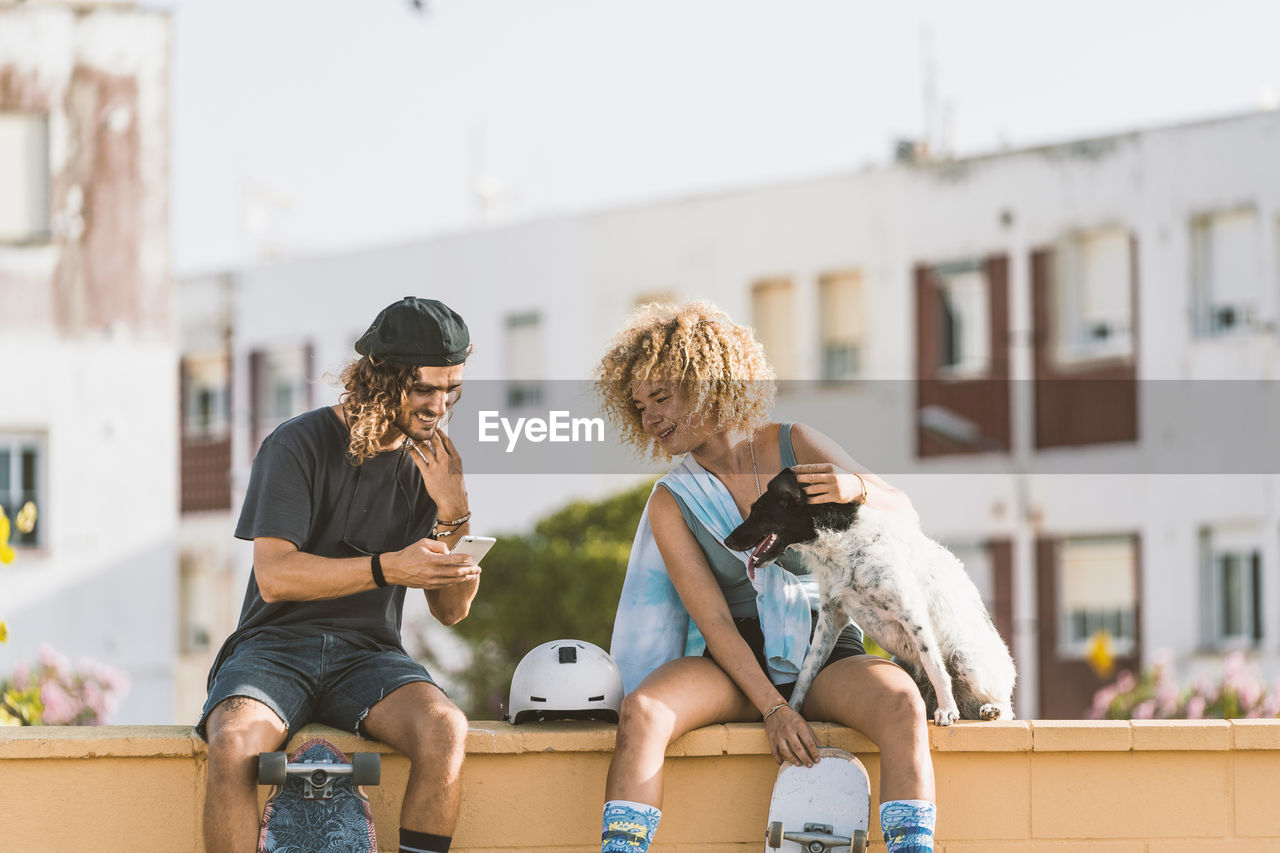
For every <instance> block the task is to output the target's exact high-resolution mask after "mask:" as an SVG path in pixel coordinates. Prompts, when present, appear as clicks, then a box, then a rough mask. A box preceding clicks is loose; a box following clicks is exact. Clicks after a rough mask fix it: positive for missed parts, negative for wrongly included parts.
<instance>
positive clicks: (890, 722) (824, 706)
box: [804, 655, 934, 802]
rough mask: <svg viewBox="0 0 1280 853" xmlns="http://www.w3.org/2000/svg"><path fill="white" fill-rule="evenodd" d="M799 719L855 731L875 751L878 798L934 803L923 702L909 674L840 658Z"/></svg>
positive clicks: (818, 682)
mask: <svg viewBox="0 0 1280 853" xmlns="http://www.w3.org/2000/svg"><path fill="white" fill-rule="evenodd" d="M804 716H805V717H806V718H807V719H810V720H827V721H829V722H833V723H839V724H840V725H842V726H848V727H849V728H851V729H857V730H858V731H859V732H861V733H862V734H864V735H866V736H867V737H868V738H870V739H871V741H872V742H873V743H875V745H876V746H877V747H878V748H879V750H880V800H881V801H882V802H883V801H885V800H929V801H930V802H932V801H933V800H934V784H933V760H932V758H931V757H930V755H929V727H928V721H927V719H926V717H925V713H924V701H923V700H922V699H921V698H920V690H919V688H917V687H916V685H915V682H914V681H912V680H911V676H909V675H907V673H906V671H905V670H903V669H902V667H900V666H898V665H897V664H896V663H893V662H891V661H887V660H884V659H883V658H878V657H874V656H872V655H862V656H859V657H853V658H844V659H843V660H839V661H836V662H835V663H833V664H831V665H830V666H828V667H827V668H826V669H824V670H822V671H821V672H819V673H818V677H817V678H815V679H814V680H813V688H812V690H810V692H809V695H808V697H807V698H806V699H805V703H804Z"/></svg>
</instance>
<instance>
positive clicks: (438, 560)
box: [382, 539, 480, 589]
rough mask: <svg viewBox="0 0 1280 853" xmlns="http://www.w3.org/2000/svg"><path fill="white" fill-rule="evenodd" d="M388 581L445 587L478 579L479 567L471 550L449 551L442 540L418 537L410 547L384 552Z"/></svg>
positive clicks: (428, 587)
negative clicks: (459, 552) (462, 551)
mask: <svg viewBox="0 0 1280 853" xmlns="http://www.w3.org/2000/svg"><path fill="white" fill-rule="evenodd" d="M382 571H383V574H384V575H386V578H387V582H388V583H398V584H400V585H401V586H407V587H412V588H413V589H443V588H445V587H450V586H453V585H455V584H459V583H464V582H466V581H470V580H475V579H476V578H478V577H479V576H480V567H479V566H477V565H476V561H475V558H473V557H472V556H471V555H470V554H450V553H449V548H448V546H446V545H445V544H444V543H443V542H437V541H436V540H435V539H419V540H418V541H417V542H414V543H413V544H412V545H410V546H408V547H407V548H403V549H401V550H399V551H395V552H391V553H387V554H383V555H382Z"/></svg>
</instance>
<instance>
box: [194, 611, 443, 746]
mask: <svg viewBox="0 0 1280 853" xmlns="http://www.w3.org/2000/svg"><path fill="white" fill-rule="evenodd" d="M415 681H425V682H427V683H428V684H435V682H434V681H433V680H432V679H431V676H430V675H429V674H428V673H427V670H426V668H425V667H423V666H422V664H420V663H418V662H417V661H416V660H414V659H413V658H411V657H409V656H408V655H406V654H405V653H403V652H400V651H395V650H386V649H365V648H360V647H359V646H356V645H354V644H352V643H350V642H349V641H347V640H345V639H343V638H342V637H338V636H334V635H332V634H320V635H316V636H313V637H282V636H277V635H273V634H257V635H255V636H253V637H250V638H249V639H247V640H244V641H242V642H241V643H240V644H239V645H237V646H236V648H235V650H234V651H233V652H232V653H231V655H230V656H229V657H228V658H227V659H226V660H225V661H223V662H222V665H221V666H220V667H218V671H217V672H216V673H215V674H214V675H213V677H212V679H211V683H210V685H209V698H208V699H206V700H205V703H204V711H203V712H202V713H201V715H200V723H199V725H197V726H196V733H197V734H198V735H200V737H202V738H205V739H206V740H207V739H208V735H207V733H206V729H205V726H206V724H207V723H208V720H209V714H210V713H212V712H213V709H214V708H216V707H218V705H219V704H220V703H222V702H224V701H225V700H227V699H230V698H231V697H233V696H246V697H248V698H250V699H255V700H257V701H259V702H261V703H262V704H264V705H266V706H267V707H268V708H270V709H271V710H272V711H274V712H275V713H276V716H278V717H279V718H280V719H281V720H282V721H283V722H284V724H285V725H286V726H288V727H289V736H290V737H292V736H293V735H294V734H295V733H296V732H297V731H298V729H300V728H302V727H303V726H305V725H306V724H307V723H310V722H317V723H324V724H325V725H327V726H333V727H334V728H339V729H343V730H345V731H349V732H354V733H355V734H357V735H362V734H363V733H362V732H361V731H360V724H361V723H362V722H364V718H365V717H366V716H368V714H369V710H370V709H371V708H373V706H374V705H376V704H378V702H380V701H381V700H382V699H384V698H386V697H387V695H388V694H390V693H391V692H392V691H394V690H397V689H399V688H401V687H404V686H405V685H406V684H412V683H413V682H415Z"/></svg>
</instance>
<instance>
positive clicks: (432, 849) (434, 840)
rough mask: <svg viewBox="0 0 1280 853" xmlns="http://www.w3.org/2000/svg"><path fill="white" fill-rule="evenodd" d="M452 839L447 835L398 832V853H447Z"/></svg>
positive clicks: (408, 830)
mask: <svg viewBox="0 0 1280 853" xmlns="http://www.w3.org/2000/svg"><path fill="white" fill-rule="evenodd" d="M452 842H453V839H452V838H451V837H449V836H447V835H432V834H431V833H429V832H414V831H413V830H412V829H403V828H402V829H401V830H400V853H449V845H450V844H451V843H452Z"/></svg>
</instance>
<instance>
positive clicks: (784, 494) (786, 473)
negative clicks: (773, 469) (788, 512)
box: [769, 468, 805, 504]
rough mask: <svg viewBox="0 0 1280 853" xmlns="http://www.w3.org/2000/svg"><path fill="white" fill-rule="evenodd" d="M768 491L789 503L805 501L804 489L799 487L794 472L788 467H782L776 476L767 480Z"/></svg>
mask: <svg viewBox="0 0 1280 853" xmlns="http://www.w3.org/2000/svg"><path fill="white" fill-rule="evenodd" d="M769 491H770V492H773V493H774V494H775V495H777V496H778V497H780V498H782V499H783V500H785V501H789V502H791V503H800V504H802V503H804V502H805V497H804V489H802V488H801V487H800V481H799V480H798V479H797V478H796V472H795V471H792V470H791V469H790V468H783V469H782V471H780V472H779V473H778V476H776V477H774V478H773V479H772V480H770V481H769Z"/></svg>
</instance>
